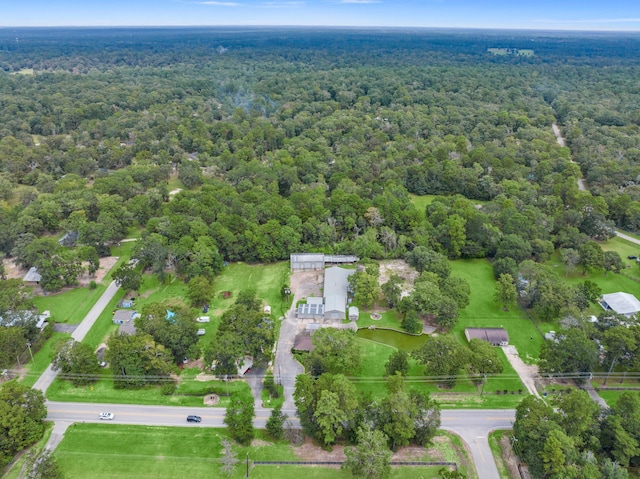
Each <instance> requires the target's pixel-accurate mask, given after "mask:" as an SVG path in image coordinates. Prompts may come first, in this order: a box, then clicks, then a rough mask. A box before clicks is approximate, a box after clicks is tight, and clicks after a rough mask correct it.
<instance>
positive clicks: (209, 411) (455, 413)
mask: <svg viewBox="0 0 640 479" xmlns="http://www.w3.org/2000/svg"><path fill="white" fill-rule="evenodd" d="M47 409H48V416H47V419H48V420H49V421H55V422H56V423H63V424H71V423H73V422H87V423H89V422H91V423H97V422H103V421H101V420H100V419H98V414H100V412H103V411H108V412H111V413H113V414H114V415H115V418H114V419H113V421H110V422H112V423H114V424H134V425H144V426H183V427H225V425H224V416H225V409H224V408H210V407H182V406H180V407H176V406H140V405H133V404H98V403H95V404H92V403H63V402H51V401H48V402H47ZM283 412H284V413H285V414H287V415H288V416H289V419H290V421H291V423H292V425H293V426H294V427H300V422H299V421H298V418H297V417H296V415H295V413H296V411H295V410H291V409H288V410H283ZM190 414H197V415H198V416H200V417H202V422H201V423H187V416H188V415H190ZM441 414H442V426H441V428H442V429H445V430H447V431H451V432H454V433H456V434H458V435H459V436H461V437H462V439H463V440H464V441H465V442H466V443H467V444H468V445H469V449H470V450H471V455H472V457H473V461H474V463H475V465H476V469H477V471H478V477H479V478H480V479H500V475H499V474H498V469H497V468H496V465H495V462H494V460H493V455H492V453H491V449H490V448H489V442H488V437H487V436H488V434H489V432H491V431H493V430H495V429H511V427H512V425H513V421H514V419H515V411H514V410H513V409H455V410H443V411H442V413H441ZM270 415H271V409H264V408H257V409H256V417H255V419H254V421H253V422H254V426H255V427H257V428H264V427H265V424H266V422H267V419H269V416H270ZM61 432H62V433H64V431H61Z"/></svg>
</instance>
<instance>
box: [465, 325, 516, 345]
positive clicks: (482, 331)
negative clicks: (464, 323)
mask: <svg viewBox="0 0 640 479" xmlns="http://www.w3.org/2000/svg"><path fill="white" fill-rule="evenodd" d="M464 335H465V336H466V337H467V341H471V340H472V339H482V340H483V341H487V342H488V343H491V344H500V343H508V342H509V333H507V332H506V331H505V330H504V329H502V328H467V329H465V330H464Z"/></svg>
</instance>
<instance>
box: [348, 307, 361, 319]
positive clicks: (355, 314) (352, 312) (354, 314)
mask: <svg viewBox="0 0 640 479" xmlns="http://www.w3.org/2000/svg"><path fill="white" fill-rule="evenodd" d="M359 317H360V310H359V309H358V307H357V306H349V321H357V320H358V318H359Z"/></svg>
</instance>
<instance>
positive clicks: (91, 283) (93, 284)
mask: <svg viewBox="0 0 640 479" xmlns="http://www.w3.org/2000/svg"><path fill="white" fill-rule="evenodd" d="M97 287H98V283H96V282H95V281H94V280H91V281H90V282H89V289H96V288H97Z"/></svg>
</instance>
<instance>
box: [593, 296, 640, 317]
mask: <svg viewBox="0 0 640 479" xmlns="http://www.w3.org/2000/svg"><path fill="white" fill-rule="evenodd" d="M602 303H604V304H603V307H604V308H605V309H606V308H607V307H608V308H609V309H612V310H613V311H615V312H616V313H618V314H625V315H631V314H636V313H638V312H639V311H640V301H638V299H637V298H636V297H635V296H634V295H632V294H629V293H611V294H603V295H602ZM605 305H606V306H605Z"/></svg>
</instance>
